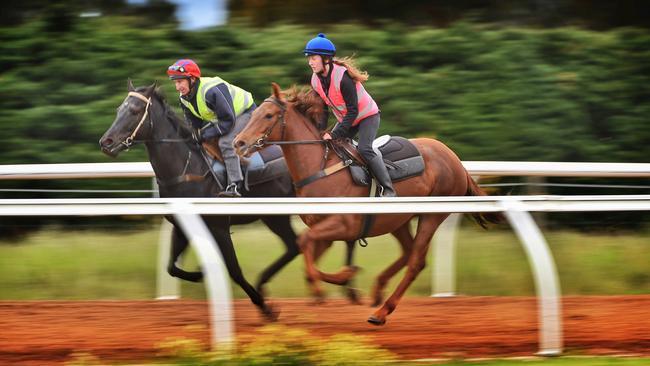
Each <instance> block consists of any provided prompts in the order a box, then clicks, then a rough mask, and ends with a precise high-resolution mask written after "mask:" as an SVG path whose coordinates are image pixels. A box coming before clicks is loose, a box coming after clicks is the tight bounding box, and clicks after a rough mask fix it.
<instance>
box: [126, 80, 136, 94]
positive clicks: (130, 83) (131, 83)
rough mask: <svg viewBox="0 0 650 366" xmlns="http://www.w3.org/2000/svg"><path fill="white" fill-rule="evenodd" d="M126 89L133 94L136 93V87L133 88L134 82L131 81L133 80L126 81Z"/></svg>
mask: <svg viewBox="0 0 650 366" xmlns="http://www.w3.org/2000/svg"><path fill="white" fill-rule="evenodd" d="M126 88H127V89H128V90H129V91H130V92H131V91H135V87H134V86H133V81H131V78H128V79H126Z"/></svg>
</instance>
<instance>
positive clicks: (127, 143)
mask: <svg viewBox="0 0 650 366" xmlns="http://www.w3.org/2000/svg"><path fill="white" fill-rule="evenodd" d="M129 97H135V98H138V99H140V100H141V101H143V102H144V103H145V107H144V114H143V115H142V118H140V122H138V125H137V126H135V129H134V130H133V132H132V133H131V135H130V136H128V137H127V138H126V139H124V141H122V142H121V144H122V145H124V146H126V148H127V149H128V148H130V147H131V146H132V145H133V144H134V143H135V142H186V141H188V140H189V139H160V140H136V139H135V136H136V135H137V134H138V131H139V130H140V128H141V127H142V125H143V124H144V121H145V120H146V119H147V117H149V128H151V129H153V120H152V119H151V115H149V106H151V105H152V104H153V103H152V102H151V97H145V96H144V94H141V93H138V92H136V91H130V92H129V93H128V94H127V96H126V99H128V98H129ZM126 99H125V100H124V101H126Z"/></svg>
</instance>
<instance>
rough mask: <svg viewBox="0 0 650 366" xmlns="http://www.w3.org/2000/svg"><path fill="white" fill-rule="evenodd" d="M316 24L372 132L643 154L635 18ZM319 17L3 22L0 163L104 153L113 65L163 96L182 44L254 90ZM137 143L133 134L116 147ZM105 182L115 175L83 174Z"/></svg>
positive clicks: (551, 154)
mask: <svg viewBox="0 0 650 366" xmlns="http://www.w3.org/2000/svg"><path fill="white" fill-rule="evenodd" d="M326 28H327V29H325V30H324V31H325V32H326V33H327V35H328V36H329V37H330V38H331V39H333V40H334V41H335V42H336V44H337V47H338V49H339V50H340V52H339V54H340V55H341V56H346V55H352V54H356V56H357V58H358V61H359V64H360V65H361V66H362V68H364V69H366V70H367V71H368V72H369V73H370V75H371V77H370V79H369V81H368V82H367V85H366V86H367V89H368V90H369V91H370V92H371V94H372V95H373V96H374V97H375V99H376V100H377V102H378V103H379V105H380V108H381V110H382V125H381V131H380V132H382V133H390V134H399V135H404V136H408V137H414V136H429V137H436V138H439V139H441V140H442V141H443V142H445V143H447V144H448V145H449V146H450V147H452V149H454V150H455V151H456V152H457V153H458V155H459V156H460V157H461V159H463V160H524V161H599V162H645V161H647V159H648V156H650V31H648V30H641V29H630V28H625V29H616V30H612V31H607V32H595V31H587V30H583V29H578V28H559V29H557V28H556V29H550V30H543V29H541V30H540V29H528V28H514V27H511V28H508V27H498V28H497V27H494V26H488V25H481V24H473V23H463V22H461V23H456V24H454V25H452V26H451V27H449V28H442V29H440V28H430V27H410V26H406V25H401V24H397V23H385V24H383V26H382V27H375V28H370V27H366V26H361V25H355V24H341V25H336V26H330V27H326ZM321 30H322V29H313V28H307V27H305V26H298V25H274V26H272V27H268V28H262V29H259V28H253V27H250V26H248V25H245V24H231V25H228V26H223V27H216V28H211V29H208V30H203V31H194V32H190V31H181V30H178V29H177V28H176V27H175V25H174V24H169V25H158V26H152V25H146V26H145V25H144V24H143V22H141V21H139V20H138V18H135V17H116V16H113V17H100V18H79V19H77V20H76V23H75V24H74V27H73V28H72V30H71V31H69V32H67V33H65V32H64V33H51V32H48V31H47V27H46V24H45V23H44V22H42V21H32V22H29V23H26V24H23V25H20V26H17V27H13V28H2V29H0V80H2V83H0V85H1V86H0V104H1V108H0V126H1V127H2V134H1V135H0V164H20V163H70V162H106V161H110V160H109V159H108V158H107V157H105V156H104V155H102V154H101V152H100V151H99V149H98V145H97V141H98V139H99V138H100V136H101V135H102V134H103V132H104V131H105V130H106V129H107V128H108V127H109V125H110V124H111V122H112V121H113V119H114V117H115V108H116V107H117V106H118V105H119V104H120V102H121V101H122V100H123V98H124V97H125V95H126V80H127V78H128V77H131V78H133V79H134V81H135V84H136V85H145V84H150V83H151V82H153V81H154V80H158V81H160V82H161V83H162V84H163V87H164V90H165V93H166V94H167V96H168V98H169V100H170V101H171V103H172V104H176V102H175V98H176V96H175V91H174V90H173V86H172V84H171V83H169V82H167V81H166V76H165V70H166V67H167V66H168V65H169V64H171V63H172V62H173V61H175V59H177V58H181V57H191V58H193V59H195V60H196V61H197V62H198V63H199V64H200V65H201V67H202V70H203V72H204V74H205V75H213V74H218V75H220V76H221V77H223V78H224V79H226V80H228V81H230V82H232V83H234V84H237V85H240V86H241V87H243V88H245V89H248V90H250V91H252V92H253V94H254V96H255V99H256V100H257V101H258V102H260V101H261V100H263V99H264V98H265V97H266V96H268V95H269V94H270V82H271V81H275V82H278V83H279V84H280V85H282V86H284V87H289V86H290V85H291V84H305V83H307V82H308V80H309V76H310V75H309V69H308V67H307V65H306V62H305V60H304V58H303V56H302V55H301V52H300V51H301V50H302V47H303V46H304V43H305V41H307V40H308V39H310V38H311V37H313V36H314V35H315V34H316V33H317V32H318V31H321ZM331 120H332V119H331ZM145 159H146V156H145V152H144V150H143V149H133V151H131V152H129V153H127V154H123V155H122V156H121V157H120V158H119V160H120V161H126V160H129V161H142V160H145ZM24 185H25V186H30V187H41V188H43V187H46V188H47V187H57V188H61V187H78V184H77V182H66V183H59V182H47V181H41V182H29V183H25V184H24ZM108 185H110V186H111V187H115V186H120V185H121V184H120V183H115V182H110V183H107V182H105V181H104V182H103V183H102V182H89V183H88V185H87V186H86V187H85V188H98V187H106V186H108ZM124 185H126V183H124ZM147 185H148V182H143V184H142V186H140V187H134V186H133V185H132V183H129V185H128V186H124V188H131V189H133V188H143V187H146V186H147ZM0 186H2V187H6V186H8V183H2V184H0ZM10 186H12V187H15V182H14V183H11V184H10ZM626 193H629V192H626Z"/></svg>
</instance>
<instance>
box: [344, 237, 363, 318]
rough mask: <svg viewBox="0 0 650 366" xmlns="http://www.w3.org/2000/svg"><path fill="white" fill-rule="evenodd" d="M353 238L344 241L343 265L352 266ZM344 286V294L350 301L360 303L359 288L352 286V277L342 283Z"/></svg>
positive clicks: (354, 246)
mask: <svg viewBox="0 0 650 366" xmlns="http://www.w3.org/2000/svg"><path fill="white" fill-rule="evenodd" d="M355 244H356V243H355V241H354V240H348V241H346V242H345V246H346V251H345V265H346V266H347V267H352V266H353V262H354V260H353V258H354V249H355V248H356V245H355ZM343 285H344V286H345V288H344V291H345V296H346V297H347V298H348V300H349V301H350V303H352V304H356V305H359V304H361V293H360V291H359V289H357V288H355V287H354V281H353V279H350V280H349V281H347V282H346V283H344V284H343Z"/></svg>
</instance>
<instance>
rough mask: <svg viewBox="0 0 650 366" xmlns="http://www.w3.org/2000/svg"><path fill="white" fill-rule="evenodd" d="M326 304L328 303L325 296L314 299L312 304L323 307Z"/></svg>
mask: <svg viewBox="0 0 650 366" xmlns="http://www.w3.org/2000/svg"><path fill="white" fill-rule="evenodd" d="M326 302H327V300H326V299H325V296H315V297H314V298H313V299H312V304H314V305H323V304H325V303H326Z"/></svg>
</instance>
